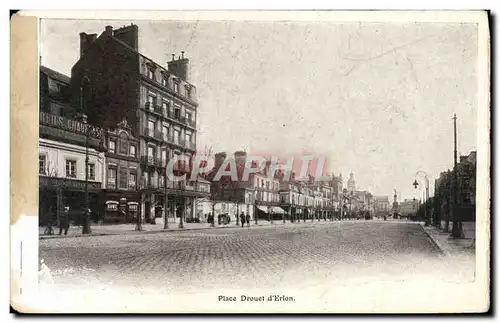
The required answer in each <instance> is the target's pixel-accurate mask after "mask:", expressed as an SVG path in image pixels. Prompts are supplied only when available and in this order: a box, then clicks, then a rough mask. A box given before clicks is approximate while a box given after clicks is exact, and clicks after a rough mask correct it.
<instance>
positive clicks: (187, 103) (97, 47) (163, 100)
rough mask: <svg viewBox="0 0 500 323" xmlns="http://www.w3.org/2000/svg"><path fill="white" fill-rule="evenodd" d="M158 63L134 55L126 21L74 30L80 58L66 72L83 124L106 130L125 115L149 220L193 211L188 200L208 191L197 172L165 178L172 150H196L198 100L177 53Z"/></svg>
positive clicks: (132, 30) (133, 35) (177, 168)
mask: <svg viewBox="0 0 500 323" xmlns="http://www.w3.org/2000/svg"><path fill="white" fill-rule="evenodd" d="M164 65H165V64H161V63H157V62H155V61H153V60H152V59H150V58H148V57H146V56H145V55H143V54H141V49H140V48H139V28H138V26H136V25H133V24H132V25H129V26H125V27H122V28H119V29H116V30H115V29H113V27H112V26H106V27H105V30H104V31H103V32H102V33H101V34H100V35H99V36H97V34H90V35H89V34H86V33H83V32H82V33H80V59H79V60H78V62H77V63H76V64H75V65H74V66H73V68H72V71H71V93H72V100H73V101H74V102H75V104H78V105H79V107H80V110H81V111H84V112H85V113H86V114H87V115H88V117H89V123H92V124H97V125H99V126H101V127H103V128H107V129H113V128H114V127H115V126H116V124H117V122H118V121H120V120H123V119H125V120H127V122H128V125H129V126H130V135H131V136H132V137H134V138H139V149H138V152H137V154H138V155H139V156H140V173H139V174H140V175H139V178H138V182H139V188H140V190H141V205H140V211H141V213H142V214H143V216H144V217H145V219H146V221H148V222H155V219H156V218H161V217H162V216H163V215H164V214H165V211H167V210H168V212H167V214H168V216H172V217H174V219H178V218H180V217H188V218H189V217H195V214H196V210H195V208H196V203H195V199H196V198H198V197H205V196H207V195H208V193H207V192H206V185H207V183H200V182H199V181H198V179H197V178H194V179H190V178H188V179H189V180H188V181H182V182H173V181H171V180H170V179H168V180H167V177H166V174H167V171H166V170H167V167H166V166H167V164H168V161H169V160H170V159H171V158H173V157H174V155H178V156H181V155H182V156H186V157H187V159H190V158H191V157H192V156H193V155H194V154H195V150H196V120H197V108H198V103H197V102H196V87H195V86H194V85H192V84H191V83H189V59H187V58H185V57H184V52H182V54H181V55H180V56H177V57H175V55H172V58H171V60H170V61H168V62H166V65H167V67H165V66H164ZM188 171H189V165H188V163H176V164H175V165H174V172H175V173H176V174H177V175H181V174H183V173H187V172H188ZM165 198H167V199H168V202H167V203H165ZM165 204H167V210H165V208H164V205H165Z"/></svg>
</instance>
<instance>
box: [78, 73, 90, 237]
mask: <svg viewBox="0 0 500 323" xmlns="http://www.w3.org/2000/svg"><path fill="white" fill-rule="evenodd" d="M89 83H90V79H89V78H88V77H87V76H85V77H84V78H83V80H82V86H81V87H80V108H81V110H82V112H86V111H85V105H84V91H83V85H84V84H89ZM80 120H81V122H82V123H84V124H85V204H84V212H83V225H82V234H90V233H92V230H91V228H90V222H89V128H90V127H89V126H88V122H87V115H86V114H85V113H82V114H81V115H80Z"/></svg>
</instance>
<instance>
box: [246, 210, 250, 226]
mask: <svg viewBox="0 0 500 323" xmlns="http://www.w3.org/2000/svg"><path fill="white" fill-rule="evenodd" d="M246 220H247V226H248V227H250V214H248V213H247V216H246Z"/></svg>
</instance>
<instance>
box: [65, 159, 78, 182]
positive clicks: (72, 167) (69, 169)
mask: <svg viewBox="0 0 500 323" xmlns="http://www.w3.org/2000/svg"><path fill="white" fill-rule="evenodd" d="M66 177H71V178H76V160H71V159H66Z"/></svg>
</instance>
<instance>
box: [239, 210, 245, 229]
mask: <svg viewBox="0 0 500 323" xmlns="http://www.w3.org/2000/svg"><path fill="white" fill-rule="evenodd" d="M240 221H241V227H242V228H243V227H244V226H245V213H243V212H241V215H240Z"/></svg>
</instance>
